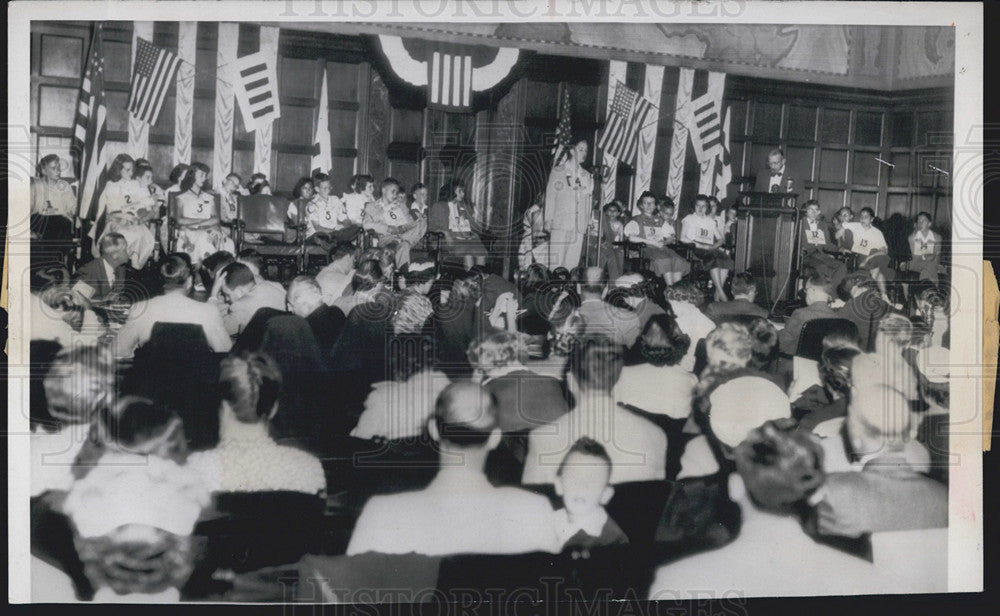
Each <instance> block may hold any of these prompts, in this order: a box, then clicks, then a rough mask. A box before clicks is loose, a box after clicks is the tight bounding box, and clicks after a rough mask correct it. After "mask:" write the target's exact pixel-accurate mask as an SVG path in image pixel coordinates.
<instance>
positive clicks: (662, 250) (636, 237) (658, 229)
mask: <svg viewBox="0 0 1000 616" xmlns="http://www.w3.org/2000/svg"><path fill="white" fill-rule="evenodd" d="M637 205H638V207H639V214H638V215H636V216H634V217H633V218H632V220H630V221H629V222H628V224H627V225H625V229H624V234H625V235H626V236H627V237H628V239H629V241H631V242H634V243H637V244H645V245H646V248H645V251H644V255H645V256H646V258H648V259H649V261H650V267H652V269H653V271H654V272H655V273H656V274H657V275H659V276H662V277H663V280H664V282H666V283H667V285H672V284H674V283H676V282H677V281H679V280H680V279H681V278H683V277H684V275H685V274H687V273H688V272H690V271H691V264H690V263H688V262H687V261H685V260H684V259H683V258H681V256H680V255H678V254H677V253H676V252H674V251H673V249H671V248H669V245H670V244H673V243H674V242H676V241H677V230H676V227H674V225H673V224H672V223H670V222H668V219H667V218H665V217H664V215H661V214H658V213H657V212H656V195H654V194H653V193H652V192H651V191H648V190H647V191H646V192H644V193H642V195H641V196H640V197H639V201H638V204H637ZM674 209H675V208H674V203H673V202H672V201H670V199H669V198H667V199H665V200H664V203H663V207H662V208H661V212H663V213H664V214H668V215H672V214H673V210H674Z"/></svg>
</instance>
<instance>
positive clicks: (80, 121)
mask: <svg viewBox="0 0 1000 616" xmlns="http://www.w3.org/2000/svg"><path fill="white" fill-rule="evenodd" d="M103 29H104V26H103V24H100V23H99V24H97V26H96V28H95V29H94V36H93V39H92V40H91V43H90V53H89V54H88V57H87V68H86V70H85V72H84V74H83V81H82V82H81V84H80V99H79V102H78V103H77V108H76V118H75V120H74V122H73V141H72V144H71V146H70V152H71V154H72V156H73V159H74V161H75V164H76V177H77V179H78V181H79V185H80V190H79V191H78V193H77V196H78V198H79V201H78V206H77V215H78V216H79V217H80V219H81V220H87V221H90V222H91V223H94V224H92V225H91V227H90V233H89V235H90V237H91V238H92V239H96V238H97V237H98V231H99V229H98V228H97V227H98V225H97V224H96V223H97V222H98V220H99V219H100V217H101V214H102V213H103V212H98V207H99V203H100V197H101V193H102V192H104V185H105V184H106V183H107V174H106V171H107V169H106V162H107V161H106V151H105V148H104V142H105V138H106V135H105V132H106V129H107V127H106V121H107V115H108V110H107V107H106V106H105V105H104V49H103V46H102V44H101V35H102V32H103Z"/></svg>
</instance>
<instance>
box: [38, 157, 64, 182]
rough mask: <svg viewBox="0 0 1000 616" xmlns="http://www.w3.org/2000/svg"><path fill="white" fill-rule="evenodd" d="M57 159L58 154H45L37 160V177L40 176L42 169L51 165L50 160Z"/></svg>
mask: <svg viewBox="0 0 1000 616" xmlns="http://www.w3.org/2000/svg"><path fill="white" fill-rule="evenodd" d="M57 160H59V155H58V154H46V155H45V156H43V157H42V160H40V161H38V167H37V168H36V169H35V172H36V173H37V174H38V177H42V169H44V168H46V167H48V166H49V165H51V164H52V161H57Z"/></svg>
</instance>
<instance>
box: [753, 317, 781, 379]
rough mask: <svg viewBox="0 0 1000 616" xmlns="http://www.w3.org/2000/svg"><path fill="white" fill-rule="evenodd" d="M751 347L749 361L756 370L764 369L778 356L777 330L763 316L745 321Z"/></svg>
mask: <svg viewBox="0 0 1000 616" xmlns="http://www.w3.org/2000/svg"><path fill="white" fill-rule="evenodd" d="M747 330H748V331H749V332H750V339H751V341H752V343H753V347H752V348H751V351H750V362H749V363H748V364H747V365H748V366H750V367H751V368H755V369H757V370H765V369H766V368H767V367H768V366H770V364H771V363H772V362H773V361H774V360H775V359H777V357H778V330H777V329H776V328H775V327H774V325H771V322H770V321H768V320H767V319H765V318H764V317H756V318H754V319H752V320H750V322H749V323H747Z"/></svg>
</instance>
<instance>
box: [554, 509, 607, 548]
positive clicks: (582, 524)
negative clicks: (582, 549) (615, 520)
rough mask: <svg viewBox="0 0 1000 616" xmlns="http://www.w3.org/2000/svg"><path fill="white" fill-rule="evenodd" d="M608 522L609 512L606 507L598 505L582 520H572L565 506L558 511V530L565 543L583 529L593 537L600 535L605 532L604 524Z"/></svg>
mask: <svg viewBox="0 0 1000 616" xmlns="http://www.w3.org/2000/svg"><path fill="white" fill-rule="evenodd" d="M607 523H608V512H607V511H605V510H604V507H598V508H597V509H594V510H593V511H592V512H590V513H589V514H587V515H586V516H585V517H584V518H583V519H582V520H576V521H571V520H570V519H569V512H568V511H566V509H565V508H563V509H560V510H559V511H557V512H556V532H557V533H559V538H560V539H561V540H562V542H563V543H565V542H566V541H567V540H569V539H570V538H571V537H572V536H573V535H575V534H577V533H578V532H580V531H581V530H582V531H583V532H585V533H587V534H588V535H590V536H591V537H600V536H601V533H602V532H604V525H605V524H607Z"/></svg>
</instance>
